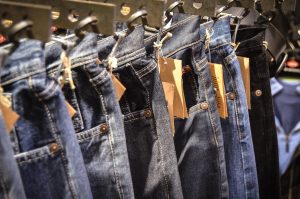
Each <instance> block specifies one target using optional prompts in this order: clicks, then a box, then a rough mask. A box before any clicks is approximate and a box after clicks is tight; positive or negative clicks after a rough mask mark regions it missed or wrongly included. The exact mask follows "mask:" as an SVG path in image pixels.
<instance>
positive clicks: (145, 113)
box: [144, 110, 152, 117]
mask: <svg viewBox="0 0 300 199" xmlns="http://www.w3.org/2000/svg"><path fill="white" fill-rule="evenodd" d="M144 115H145V117H151V116H152V113H151V111H150V110H146V111H145V112H144Z"/></svg>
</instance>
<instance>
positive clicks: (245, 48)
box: [236, 27, 280, 199]
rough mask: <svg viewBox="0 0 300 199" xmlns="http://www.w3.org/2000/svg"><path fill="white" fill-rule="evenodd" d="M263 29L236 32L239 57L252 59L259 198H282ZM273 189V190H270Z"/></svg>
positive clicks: (251, 116)
mask: <svg viewBox="0 0 300 199" xmlns="http://www.w3.org/2000/svg"><path fill="white" fill-rule="evenodd" d="M264 32H265V28H264V27H244V28H240V29H239V31H238V33H237V41H236V42H238V43H240V44H239V47H238V48H237V51H236V54H237V55H239V56H244V57H249V60H250V87H251V110H249V117H250V125H251V132H252V139H253V145H254V152H255V159H256V167H257V175H258V184H259V193H260V194H259V195H260V198H272V199H273V198H274V199H276V198H277V199H278V198H280V182H279V160H278V143H277V134H276V127H275V121H274V110H273V102H272V94H271V87H270V73H269V60H270V58H269V56H268V53H267V51H266V50H265V47H264V46H263V41H264ZM270 190H272V191H270Z"/></svg>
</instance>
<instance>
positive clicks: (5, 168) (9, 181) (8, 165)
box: [0, 113, 26, 199]
mask: <svg viewBox="0 0 300 199" xmlns="http://www.w3.org/2000/svg"><path fill="white" fill-rule="evenodd" d="M0 114H1V115H0V198H1V199H2V198H3V199H14V198H18V199H26V196H25V191H24V188H23V183H22V179H21V175H20V172H19V168H18V165H17V163H16V160H15V158H14V152H13V149H12V144H11V142H10V139H9V134H8V132H7V131H6V127H5V125H4V123H3V117H2V113H0Z"/></svg>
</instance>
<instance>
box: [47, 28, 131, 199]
mask: <svg viewBox="0 0 300 199" xmlns="http://www.w3.org/2000/svg"><path fill="white" fill-rule="evenodd" d="M97 39H98V38H97V35H96V34H93V33H90V34H87V35H86V36H85V37H84V39H83V40H82V41H81V42H80V43H79V44H78V45H77V46H76V47H74V48H73V49H72V50H71V51H70V52H69V57H70V58H71V60H72V61H71V63H72V76H73V80H74V83H75V86H76V88H75V90H71V89H70V87H69V85H66V86H64V88H63V91H64V94H65V97H66V99H67V100H68V102H69V103H70V104H71V105H72V107H73V108H74V109H75V110H76V111H77V113H76V115H74V117H73V124H74V127H75V130H76V136H77V140H78V142H79V144H80V147H81V152H82V154H83V158H84V163H85V166H86V169H87V172H88V177H89V181H90V185H91V189H92V193H93V197H94V198H122V199H132V198H134V192H133V186H132V180H131V173H130V167H129V161H128V154H127V147H126V139H125V132H124V123H123V118H122V114H121V110H120V107H119V104H118V102H117V100H116V96H115V92H114V86H113V83H112V79H111V75H110V74H109V72H108V71H107V70H106V68H105V67H103V66H102V65H99V64H97V63H96V59H97V58H98V54H97ZM47 50H48V56H47V63H48V64H49V65H48V67H47V69H48V72H49V73H50V74H53V75H55V74H56V73H57V61H58V58H59V54H60V53H57V52H60V51H61V49H59V45H53V46H49V47H48V49H47ZM55 60H56V61H55Z"/></svg>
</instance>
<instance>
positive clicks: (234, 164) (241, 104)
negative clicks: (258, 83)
mask: <svg viewBox="0 0 300 199" xmlns="http://www.w3.org/2000/svg"><path fill="white" fill-rule="evenodd" d="M209 27H211V28H212V29H211V31H209V32H210V34H211V38H210V42H209V50H207V55H208V57H210V58H211V62H213V63H219V64H222V65H223V75H224V82H225V90H226V99H227V110H228V118H226V119H221V125H222V131H223V136H224V148H225V158H226V169H227V177H228V183H229V196H230V198H232V199H237V198H238V199H240V198H243V199H244V198H245V199H255V198H259V188H258V180H257V172H256V163H255V155H254V149H253V143H252V136H251V129H250V121H249V113H248V110H247V102H246V95H245V89H244V84H243V80H242V76H241V70H240V66H239V63H238V60H237V57H236V54H235V52H234V49H233V47H232V46H231V44H230V43H231V34H230V17H229V16H225V17H222V18H220V19H219V20H218V21H216V22H215V23H213V22H210V23H206V24H205V25H203V26H202V27H201V26H200V32H201V34H203V33H205V32H206V28H209ZM270 191H271V190H270Z"/></svg>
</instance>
